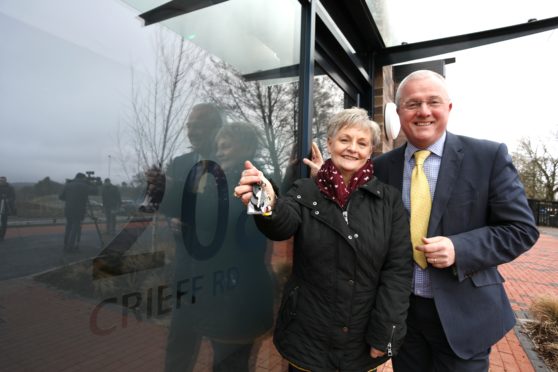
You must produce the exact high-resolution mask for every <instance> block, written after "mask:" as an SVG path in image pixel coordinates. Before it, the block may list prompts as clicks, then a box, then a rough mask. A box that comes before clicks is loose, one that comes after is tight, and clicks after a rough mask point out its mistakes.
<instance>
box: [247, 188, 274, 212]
mask: <svg viewBox="0 0 558 372" xmlns="http://www.w3.org/2000/svg"><path fill="white" fill-rule="evenodd" d="M247 213H248V214H261V215H264V216H269V215H271V200H270V198H269V196H268V195H267V193H266V192H265V191H264V189H263V188H262V185H260V184H257V183H255V184H254V185H252V198H251V199H250V203H249V204H248V212H247Z"/></svg>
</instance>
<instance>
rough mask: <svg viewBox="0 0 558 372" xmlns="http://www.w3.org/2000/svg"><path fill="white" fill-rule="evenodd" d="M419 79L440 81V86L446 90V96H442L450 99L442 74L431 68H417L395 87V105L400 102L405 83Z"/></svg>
mask: <svg viewBox="0 0 558 372" xmlns="http://www.w3.org/2000/svg"><path fill="white" fill-rule="evenodd" d="M419 79H432V80H439V81H440V82H441V83H442V86H443V87H444V90H445V92H446V97H444V98H446V99H448V100H449V99H450V98H449V92H448V85H447V83H446V79H445V78H444V77H443V76H442V75H440V74H439V73H437V72H434V71H431V70H417V71H414V72H411V73H410V74H409V75H407V76H406V77H405V78H404V79H403V80H402V81H401V83H400V84H399V86H398V87H397V91H396V92H395V104H396V105H397V107H399V104H400V103H401V102H400V101H401V92H402V91H403V88H404V87H405V85H407V83H408V82H410V81H412V80H419Z"/></svg>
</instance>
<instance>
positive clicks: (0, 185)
mask: <svg viewBox="0 0 558 372" xmlns="http://www.w3.org/2000/svg"><path fill="white" fill-rule="evenodd" d="M0 203H2V211H1V215H0V219H1V220H0V240H2V239H4V236H5V235H6V230H7V228H8V215H10V214H15V210H16V208H15V191H14V188H13V186H12V185H10V184H9V183H8V179H7V178H6V177H4V176H2V177H0Z"/></svg>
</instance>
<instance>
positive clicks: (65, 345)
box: [0, 229, 558, 372]
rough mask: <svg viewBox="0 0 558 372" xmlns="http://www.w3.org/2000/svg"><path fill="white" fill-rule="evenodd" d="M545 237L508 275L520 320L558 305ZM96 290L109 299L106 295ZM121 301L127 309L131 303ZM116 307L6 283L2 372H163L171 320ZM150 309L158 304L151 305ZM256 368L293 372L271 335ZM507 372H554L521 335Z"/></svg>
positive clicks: (0, 331)
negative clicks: (550, 303) (548, 300)
mask: <svg viewBox="0 0 558 372" xmlns="http://www.w3.org/2000/svg"><path fill="white" fill-rule="evenodd" d="M541 230H542V235H541V238H540V240H539V241H538V242H537V244H536V245H535V247H534V248H533V249H532V250H531V251H529V252H528V253H526V254H525V255H523V256H522V257H520V258H519V259H517V260H516V261H514V262H512V263H510V264H507V265H503V266H502V267H501V272H502V274H503V275H504V277H505V278H506V280H507V281H506V283H505V286H506V290H507V292H508V294H509V296H510V299H511V301H512V305H513V307H514V310H515V311H516V313H517V314H518V318H520V319H521V318H524V317H525V316H526V311H527V310H528V308H529V305H530V303H531V302H532V301H533V299H535V298H536V297H538V296H543V295H549V296H553V297H558V266H557V265H556V262H558V230H555V229H541ZM282 250H283V248H282V247H278V248H277V249H276V251H275V261H281V260H284V259H285V257H284V255H283V254H282ZM0 251H1V250H0ZM5 259H6V256H5V253H2V252H0V261H3V260H5ZM73 275H75V277H74V278H69V280H78V279H79V278H81V277H83V276H84V275H85V277H87V278H90V275H91V273H90V271H86V272H85V274H84V273H83V272H79V271H76V272H75V273H73ZM95 290H96V293H99V292H101V293H102V288H101V289H99V288H95ZM150 293H151V292H150V288H145V289H144V292H143V294H144V296H145V297H144V298H147V299H149V298H150V297H149V294H150ZM134 295H137V296H140V297H141V295H142V294H141V293H139V294H137V293H135V294H134ZM124 296H126V295H123V297H124ZM101 298H102V296H101ZM115 301H116V302H117V303H121V301H123V298H117V299H116V300H115ZM109 302H110V301H109ZM109 302H105V303H103V302H100V301H99V300H98V299H87V298H84V297H82V296H77V295H75V294H71V293H69V292H64V291H61V290H59V289H56V288H53V287H52V286H48V285H45V284H44V283H41V282H39V281H37V280H34V279H33V277H32V276H27V277H17V278H15V277H12V278H11V279H5V280H1V281H0V360H1V361H2V362H1V363H0V371H14V372H17V371H57V372H58V371H99V370H103V371H150V372H151V371H160V370H162V368H163V361H164V355H165V343H166V336H167V331H166V329H167V328H166V323H165V320H164V319H159V318H157V317H156V316H155V315H153V314H148V315H145V314H144V315H143V316H142V315H141V314H140V315H138V316H133V315H131V314H124V313H123V310H122V307H120V306H117V305H116V304H111V303H109ZM153 302H155V300H153ZM147 303H148V304H152V303H151V302H149V300H148V302H147ZM153 312H156V310H153ZM518 336H519V337H518ZM210 365H211V348H210V347H209V345H207V343H206V344H204V345H203V346H202V350H201V352H200V354H199V355H198V363H197V365H196V369H195V370H196V371H200V372H201V371H209V370H210ZM252 365H253V366H254V368H253V369H254V370H256V371H273V372H279V371H285V370H286V364H285V362H284V360H282V359H281V358H280V357H279V355H278V354H277V352H276V351H275V350H274V348H273V346H272V344H271V340H270V335H266V336H265V337H263V338H262V340H261V341H260V343H259V344H258V345H257V346H256V347H255V348H254V350H253V360H252ZM379 371H380V372H388V371H391V365H390V364H389V363H388V364H386V365H384V366H381V367H380V368H379ZM503 371H505V372H531V371H536V372H539V371H546V369H545V367H544V365H542V363H541V362H540V360H538V359H537V358H536V357H535V354H534V353H533V352H532V350H531V346H530V345H529V344H528V342H526V341H525V339H524V337H523V336H522V335H521V334H520V333H518V331H517V329H516V330H512V331H510V332H509V333H508V334H507V335H506V337H505V338H504V339H502V340H501V341H500V342H498V343H497V344H496V345H495V346H494V348H493V352H492V354H491V372H503Z"/></svg>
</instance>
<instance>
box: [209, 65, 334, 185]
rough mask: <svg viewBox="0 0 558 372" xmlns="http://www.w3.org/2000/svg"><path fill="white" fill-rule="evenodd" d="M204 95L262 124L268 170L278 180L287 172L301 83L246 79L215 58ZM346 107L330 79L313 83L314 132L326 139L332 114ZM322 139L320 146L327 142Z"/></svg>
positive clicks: (236, 116)
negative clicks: (266, 82) (327, 123)
mask: <svg viewBox="0 0 558 372" xmlns="http://www.w3.org/2000/svg"><path fill="white" fill-rule="evenodd" d="M204 80H205V81H206V84H205V85H204V94H205V95H206V96H207V97H208V100H210V101H212V102H214V103H216V104H217V105H219V106H220V107H222V108H223V109H225V110H226V111H227V112H228V113H229V115H231V116H232V117H233V118H234V119H236V120H241V121H247V122H251V123H254V124H255V125H257V126H259V127H260V128H261V129H262V132H263V137H264V138H263V142H264V144H263V145H264V148H265V151H264V153H263V156H264V157H265V159H264V163H265V164H268V165H269V169H267V170H266V171H267V172H268V173H269V174H270V175H272V178H273V179H275V180H280V179H281V178H282V176H283V175H284V174H283V172H284V170H285V169H286V167H287V165H288V162H289V160H290V157H291V153H292V150H293V148H294V145H295V141H296V137H297V136H296V133H297V126H298V82H287V83H277V84H273V85H271V84H270V85H268V84H264V83H262V82H257V81H246V80H244V79H243V78H242V75H241V74H240V73H238V72H236V71H235V70H234V69H233V68H232V67H230V66H228V65H227V64H225V63H223V62H220V61H213V64H212V68H211V69H208V70H206V75H205V77H204ZM342 107H343V97H342V93H341V91H340V90H339V89H338V88H337V87H336V86H335V85H334V84H333V82H332V81H331V80H330V79H327V78H324V77H319V78H316V79H315V82H314V106H313V108H314V123H313V129H314V135H315V137H316V138H320V139H323V138H325V130H324V127H325V123H326V122H327V119H328V118H329V116H331V115H332V114H333V113H334V112H336V111H337V110H340V109H341V108H342ZM322 142H323V141H320V147H323V145H324V143H322Z"/></svg>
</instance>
